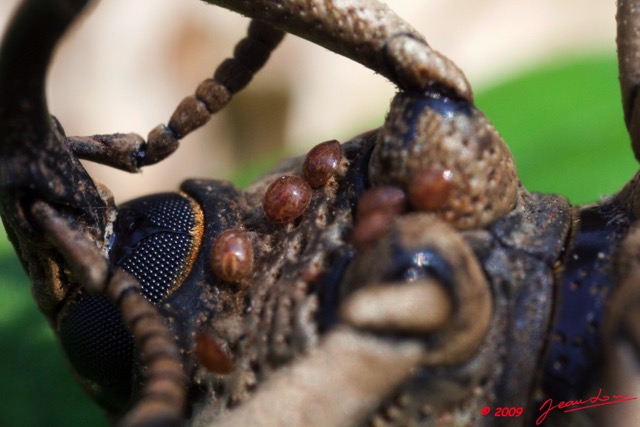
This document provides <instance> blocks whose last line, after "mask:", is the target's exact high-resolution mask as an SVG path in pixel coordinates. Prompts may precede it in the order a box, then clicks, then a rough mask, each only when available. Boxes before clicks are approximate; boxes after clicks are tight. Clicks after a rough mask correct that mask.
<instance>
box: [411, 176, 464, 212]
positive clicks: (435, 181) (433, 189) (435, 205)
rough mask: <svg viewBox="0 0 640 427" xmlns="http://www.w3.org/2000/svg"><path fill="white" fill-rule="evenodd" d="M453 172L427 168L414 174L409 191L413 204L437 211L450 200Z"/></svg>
mask: <svg viewBox="0 0 640 427" xmlns="http://www.w3.org/2000/svg"><path fill="white" fill-rule="evenodd" d="M452 179H453V173H452V172H451V171H450V170H447V169H425V170H422V171H419V172H417V173H415V174H414V175H413V177H412V178H411V180H410V181H409V185H408V188H407V192H408V194H409V201H410V202H411V205H412V206H413V207H414V208H416V209H419V210H423V211H437V210H438V209H441V208H442V207H443V206H444V205H445V204H446V203H447V200H449V195H450V193H451V188H452V183H451V180H452Z"/></svg>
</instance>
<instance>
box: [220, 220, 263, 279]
mask: <svg viewBox="0 0 640 427" xmlns="http://www.w3.org/2000/svg"><path fill="white" fill-rule="evenodd" d="M211 268H212V269H213V272H214V273H215V274H216V276H218V277H219V278H220V279H222V280H224V281H227V282H237V281H239V280H242V279H243V278H245V277H246V276H248V275H249V274H251V271H252V269H253V243H252V241H251V237H250V236H249V234H248V233H247V232H245V231H242V230H226V231H223V232H222V233H220V235H218V237H216V241H215V243H214V244H213V248H212V249H211Z"/></svg>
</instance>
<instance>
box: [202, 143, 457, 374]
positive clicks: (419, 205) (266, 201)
mask: <svg viewBox="0 0 640 427" xmlns="http://www.w3.org/2000/svg"><path fill="white" fill-rule="evenodd" d="M344 170H345V163H344V162H343V160H342V147H341V145H340V143H339V142H338V141H336V140H331V141H326V142H323V143H320V144H318V145H316V146H315V147H314V148H312V149H311V151H309V153H308V154H307V156H306V158H305V161H304V163H303V167H302V175H303V176H302V177H299V176H293V175H286V176H281V177H279V178H278V179H276V180H275V181H274V182H273V183H271V185H270V186H269V187H268V188H267V191H266V192H265V195H264V198H263V201H262V208H263V210H264V214H265V216H266V217H267V218H268V219H269V220H270V221H273V222H277V223H287V222H290V221H293V220H295V219H296V218H298V217H300V216H301V215H302V214H303V213H304V211H305V210H306V209H307V207H308V205H309V202H310V201H311V196H312V191H313V190H312V189H314V188H321V187H323V186H325V185H326V184H327V183H328V182H329V180H330V179H331V178H332V177H335V176H338V175H340V174H341V173H343V172H344ZM451 180H452V173H451V171H449V170H443V169H425V170H423V171H421V172H419V173H416V174H414V175H413V177H412V178H411V180H410V182H409V183H408V184H407V188H406V192H405V190H403V189H401V188H400V187H397V186H392V185H383V186H379V187H373V188H371V189H369V190H367V191H366V192H365V193H364V194H363V195H362V196H361V198H360V199H359V200H358V207H357V217H358V222H357V223H356V225H355V227H354V229H353V232H352V236H351V243H352V244H353V245H354V246H355V247H356V248H363V247H365V246H366V245H368V244H370V243H371V242H373V241H375V240H376V239H377V238H378V237H379V236H380V235H382V234H383V233H384V232H385V231H386V229H387V228H388V227H389V226H390V224H391V223H392V219H393V217H394V216H396V215H398V214H401V213H403V212H405V211H406V210H407V207H408V205H410V206H411V207H413V208H414V209H416V210H420V211H429V212H434V211H438V210H440V209H441V208H442V207H443V206H444V205H445V204H446V203H447V201H448V198H449V195H450V193H451ZM211 266H212V268H213V271H214V273H215V274H216V276H217V277H219V278H220V279H222V280H224V281H226V282H239V281H240V280H242V279H243V278H245V277H247V276H249V275H250V274H251V272H252V268H253V243H252V241H251V237H250V236H249V233H247V232H246V231H243V230H240V229H230V230H226V231H224V232H222V233H220V234H219V235H218V237H217V238H216V241H215V242H214V245H213V248H212V251H211ZM196 352H197V355H198V359H199V360H200V362H201V363H202V365H203V366H204V367H205V368H206V369H207V370H209V371H211V372H213V373H215V374H227V373H230V372H231V371H232V370H233V360H232V359H231V358H230V356H229V355H228V354H227V353H226V352H225V351H224V350H223V349H222V348H221V346H220V345H219V344H218V341H217V339H216V338H215V337H214V336H213V335H212V334H210V333H206V332H205V333H201V334H198V336H197V337H196Z"/></svg>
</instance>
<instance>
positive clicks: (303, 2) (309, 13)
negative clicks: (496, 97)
mask: <svg viewBox="0 0 640 427" xmlns="http://www.w3.org/2000/svg"><path fill="white" fill-rule="evenodd" d="M207 1H208V2H209V3H214V4H217V5H220V6H223V7H225V8H227V9H230V10H234V11H236V12H239V13H242V14H243V15H247V16H249V17H251V18H253V19H261V20H264V21H266V22H269V23H270V24H271V25H274V26H276V27H278V28H281V29H283V30H285V31H287V32H290V33H292V34H295V35H297V36H299V37H302V38H304V39H307V40H309V41H311V42H313V43H315V44H318V45H320V46H324V47H325V48H327V49H329V50H332V51H333V52H336V53H338V54H340V55H342V56H345V57H347V58H350V59H352V60H354V61H356V62H359V63H360V64H362V65H364V66H366V67H368V68H370V69H372V70H373V71H375V72H377V73H380V74H382V75H384V76H385V77H387V78H388V79H390V80H391V81H392V82H394V83H395V84H396V85H398V87H400V88H401V89H405V90H410V89H414V90H422V89H425V88H427V87H429V86H431V85H433V84H435V83H438V84H441V85H444V86H447V87H448V88H450V90H452V91H453V92H455V93H457V94H458V96H460V97H462V98H465V99H469V100H470V99H471V98H472V97H473V95H472V91H471V87H470V86H469V83H468V82H467V80H466V78H465V76H464V74H463V73H462V71H460V69H459V68H458V67H457V66H456V65H455V64H454V63H453V62H452V61H451V60H449V59H448V58H446V57H445V56H443V55H442V54H440V53H438V52H437V51H435V50H433V49H432V48H431V47H429V45H428V44H427V42H426V41H425V40H424V38H423V37H422V35H420V33H418V32H417V31H416V30H415V29H413V28H412V27H411V26H410V25H409V24H407V23H406V22H405V21H404V20H403V19H402V18H400V17H399V16H397V15H396V14H395V13H394V12H393V11H392V10H391V9H389V7H388V6H387V5H385V4H384V3H381V2H379V1H377V0H351V1H349V2H339V1H331V0H289V1H284V2H283V1H275V0H256V1H251V2H248V1H239V0H207Z"/></svg>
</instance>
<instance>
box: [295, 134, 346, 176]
mask: <svg viewBox="0 0 640 427" xmlns="http://www.w3.org/2000/svg"><path fill="white" fill-rule="evenodd" d="M341 160H342V147H340V143H339V142H338V141H336V140H335V139H333V140H331V141H326V142H322V143H320V144H318V145H316V146H315V147H313V148H312V149H311V151H309V153H308V154H307V157H306V158H305V160H304V164H303V165H302V174H303V176H304V179H305V180H306V181H307V182H308V183H309V185H310V186H311V187H312V188H320V187H322V186H324V185H325V184H326V183H327V181H329V179H330V178H331V177H332V176H334V175H336V174H337V173H338V168H339V167H340V161H341Z"/></svg>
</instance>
